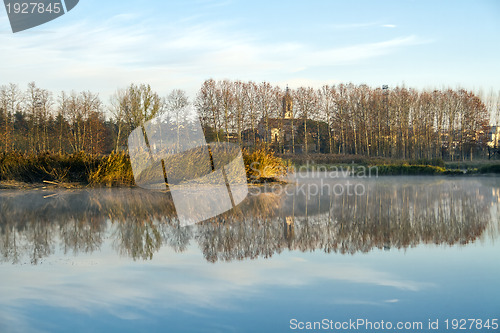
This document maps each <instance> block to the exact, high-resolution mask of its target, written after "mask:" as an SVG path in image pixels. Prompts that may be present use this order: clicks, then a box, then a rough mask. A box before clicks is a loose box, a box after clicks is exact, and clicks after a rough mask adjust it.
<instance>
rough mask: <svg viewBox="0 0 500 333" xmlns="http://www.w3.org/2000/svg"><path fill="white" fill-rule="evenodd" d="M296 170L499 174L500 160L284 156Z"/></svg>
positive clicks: (395, 174) (456, 174)
mask: <svg viewBox="0 0 500 333" xmlns="http://www.w3.org/2000/svg"><path fill="white" fill-rule="evenodd" d="M281 157H282V158H285V159H287V160H288V163H289V164H290V165H291V168H292V169H293V170H296V171H297V170H298V171H307V170H309V171H327V172H331V171H334V172H335V171H338V172H342V173H343V174H344V175H356V174H359V173H368V172H369V173H370V174H376V175H378V176H386V175H387V176H398V175H401V176H408V175H422V176H423V175H448V176H463V175H485V174H493V175H495V174H500V160H475V161H450V162H445V161H443V160H442V159H417V160H398V159H390V158H380V157H365V156H360V155H336V154H317V155H296V156H291V155H281Z"/></svg>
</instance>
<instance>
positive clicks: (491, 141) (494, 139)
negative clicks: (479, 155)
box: [487, 126, 500, 148]
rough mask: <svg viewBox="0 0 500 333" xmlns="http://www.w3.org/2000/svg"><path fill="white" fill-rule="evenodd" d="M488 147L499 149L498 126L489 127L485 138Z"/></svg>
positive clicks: (499, 132)
mask: <svg viewBox="0 0 500 333" xmlns="http://www.w3.org/2000/svg"><path fill="white" fill-rule="evenodd" d="M487 140H488V146H489V147H490V148H499V144H498V143H499V141H500V126H491V127H490V130H489V132H488V136H487Z"/></svg>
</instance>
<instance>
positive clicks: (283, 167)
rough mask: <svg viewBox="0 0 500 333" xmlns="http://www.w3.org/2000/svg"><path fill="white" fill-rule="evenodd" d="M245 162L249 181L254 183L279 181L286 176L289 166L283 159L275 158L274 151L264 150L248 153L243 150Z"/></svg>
mask: <svg viewBox="0 0 500 333" xmlns="http://www.w3.org/2000/svg"><path fill="white" fill-rule="evenodd" d="M243 161H244V163H245V171H246V173H247V179H248V181H249V182H252V183H263V182H269V181H278V180H279V178H280V177H281V176H284V175H285V174H286V171H287V169H288V166H289V165H288V164H287V162H285V160H283V159H282V158H281V157H278V156H275V155H274V153H273V152H272V151H266V150H265V149H264V148H263V149H259V150H255V151H253V152H251V153H250V152H248V151H247V150H243Z"/></svg>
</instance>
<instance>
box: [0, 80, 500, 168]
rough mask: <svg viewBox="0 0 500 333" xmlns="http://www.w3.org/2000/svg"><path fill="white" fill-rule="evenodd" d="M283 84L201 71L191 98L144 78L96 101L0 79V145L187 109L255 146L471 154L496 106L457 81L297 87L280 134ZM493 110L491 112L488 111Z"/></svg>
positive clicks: (30, 144)
mask: <svg viewBox="0 0 500 333" xmlns="http://www.w3.org/2000/svg"><path fill="white" fill-rule="evenodd" d="M285 93H286V91H285V89H283V88H282V87H279V86H273V85H271V84H270V83H268V82H262V83H255V82H251V81H250V82H243V81H230V80H219V81H215V80H212V79H210V80H206V81H205V82H203V84H202V86H201V88H200V90H199V91H198V93H197V95H196V97H195V98H194V99H193V100H192V101H190V99H189V98H188V96H187V95H186V93H185V92H184V91H182V90H177V89H176V90H173V91H171V92H170V93H169V94H168V95H166V96H161V95H159V94H158V93H157V92H155V91H153V90H152V88H151V87H150V86H149V85H147V84H139V85H136V84H131V85H130V86H128V87H127V88H124V89H119V90H117V91H116V93H115V94H114V95H113V96H112V97H111V100H110V101H109V103H106V104H105V103H103V102H102V100H101V99H100V97H99V95H98V94H96V93H92V92H90V91H83V92H74V91H73V92H69V93H68V92H61V93H59V94H58V95H55V94H54V93H52V92H51V91H48V90H46V89H43V88H40V87H38V86H36V84H35V83H30V84H28V86H27V88H26V89H25V90H22V89H21V88H20V87H19V86H18V85H16V84H13V83H11V84H8V85H2V86H0V150H1V151H20V152H30V153H39V152H44V151H52V152H60V153H73V152H80V151H84V152H87V153H90V154H106V153H109V152H111V151H112V150H124V149H126V146H127V138H128V135H129V134H130V132H131V131H132V130H133V129H134V128H136V127H138V126H141V125H142V124H144V122H145V121H147V120H149V119H152V118H154V117H156V116H158V115H161V114H165V113H167V114H169V115H170V116H172V115H173V116H176V117H179V116H181V117H184V118H186V117H188V114H189V113H190V112H196V113H197V115H198V117H199V119H200V120H201V122H202V126H203V128H204V130H205V134H206V136H207V141H233V142H238V143H240V144H241V145H242V146H245V147H248V148H250V149H251V148H253V147H256V146H262V145H264V146H266V148H271V149H273V150H275V151H277V152H279V153H285V152H287V150H286V142H285V141H287V140H288V141H291V142H288V146H289V147H290V146H291V149H289V150H288V151H289V152H291V153H294V152H296V151H295V147H296V146H297V145H300V146H301V147H302V149H301V151H302V152H305V153H312V152H321V153H331V154H356V155H364V156H370V157H375V156H381V157H392V158H402V159H420V158H427V159H431V158H444V159H450V160H457V159H469V158H470V159H472V158H473V157H480V156H484V151H485V147H486V144H487V141H488V131H489V123H490V110H488V106H489V107H490V108H492V109H495V110H497V109H500V107H499V106H500V104H499V103H498V98H497V101H496V103H497V104H495V102H491V101H494V98H493V97H491V98H490V99H488V101H489V102H488V101H487V102H486V103H485V102H483V101H482V99H481V98H480V97H481V96H478V95H477V94H475V93H473V92H472V91H469V90H466V89H441V90H416V89H413V88H406V87H394V88H392V87H391V88H390V89H389V88H388V87H377V88H372V87H369V86H367V85H364V84H361V85H355V84H352V83H349V84H338V85H325V86H323V87H321V88H320V89H314V88H311V87H299V88H297V89H290V90H289V91H288V93H289V94H290V97H291V99H292V101H293V108H292V111H293V112H292V116H291V119H290V120H288V121H289V122H291V124H292V128H293V130H290V132H291V133H288V134H287V133H283V131H284V130H285V128H284V127H283V125H282V124H283V107H284V106H283V98H284V96H285ZM492 96H493V95H492ZM490 102H491V103H490ZM490 104H491V105H490ZM499 112H500V111H499ZM497 113H498V112H497ZM497 118H499V117H498V114H497V115H496V116H495V114H494V115H493V117H492V120H493V121H495V120H498V119H497ZM276 123H277V124H279V125H278V126H279V127H280V129H281V130H282V134H283V136H282V138H281V139H280V140H278V141H279V142H276V140H274V138H273V137H272V134H271V127H272V126H276V125H273V124H276ZM285 134H287V135H286V136H285ZM290 143H291V145H290Z"/></svg>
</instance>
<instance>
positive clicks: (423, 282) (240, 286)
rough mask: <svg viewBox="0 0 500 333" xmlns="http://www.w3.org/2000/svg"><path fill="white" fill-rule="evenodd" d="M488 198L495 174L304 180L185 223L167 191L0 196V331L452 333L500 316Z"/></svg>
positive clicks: (495, 193) (498, 254)
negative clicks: (328, 325)
mask: <svg viewBox="0 0 500 333" xmlns="http://www.w3.org/2000/svg"><path fill="white" fill-rule="evenodd" d="M347 182H349V184H348V183H347ZM335 186H336V187H335ZM349 188H350V190H351V193H348V192H349ZM342 189H343V190H344V192H343V193H340V191H341V190H342ZM259 192H261V193H259ZM355 192H356V193H357V194H356V193H355ZM499 201H500V178H492V177H477V178H452V177H450V178H447V177H413V178H400V177H381V178H378V179H359V180H356V179H349V180H338V179H337V180H327V179H324V178H321V177H319V178H318V177H315V176H314V175H310V176H309V177H306V178H300V179H298V183H297V184H295V185H288V186H287V187H286V188H275V189H273V188H267V189H265V190H263V189H253V193H252V195H251V196H249V197H248V198H247V199H246V200H245V201H244V202H243V203H242V204H241V205H240V206H239V207H238V209H237V210H236V211H232V212H230V213H227V214H225V215H224V216H220V217H218V218H215V219H212V220H210V221H206V222H204V223H202V224H198V225H194V226H190V227H185V228H180V227H178V226H177V221H176V218H175V209H174V207H173V205H172V202H171V200H170V198H169V197H168V195H167V194H164V193H155V192H148V191H144V190H139V189H102V190H76V191H60V190H58V191H42V190H36V191H7V190H3V191H0V255H1V259H0V277H1V280H0V281H1V283H0V332H68V331H70V332H154V331H161V332H292V331H298V330H293V329H291V328H298V327H299V326H298V325H299V324H298V323H299V322H315V321H322V320H323V319H328V320H332V321H333V322H345V321H349V320H354V321H356V320H358V319H363V320H365V321H370V322H372V323H375V325H376V323H377V322H379V323H380V322H381V321H382V320H384V322H391V323H394V325H396V324H397V323H398V322H411V323H413V322H417V323H418V322H422V323H423V324H422V329H420V328H418V325H417V326H416V327H417V328H416V329H413V330H401V332H426V331H430V330H428V322H429V320H431V321H433V322H435V321H436V320H439V330H438V331H436V330H434V332H447V331H449V332H454V331H455V332H456V331H457V330H451V327H450V329H449V330H446V327H445V323H444V320H446V319H449V320H450V324H451V320H452V319H454V318H457V319H461V318H466V319H467V318H475V319H482V320H483V321H486V320H488V319H490V320H492V319H494V318H496V319H497V320H500V282H499V281H500V261H499V258H500V237H499V229H500V223H499V217H498V216H499V210H500V205H499ZM293 319H295V320H296V321H294V320H293ZM291 320H292V324H291ZM323 328H325V327H323ZM318 331H319V330H318ZM325 331H328V330H325ZM330 331H338V330H335V329H334V330H330ZM340 331H343V332H374V331H378V332H397V330H396V329H395V328H393V329H392V330H384V329H379V330H376V329H367V327H366V326H362V325H360V326H359V327H357V328H356V329H352V327H351V328H350V329H349V330H340ZM340 331H339V332H340ZM459 331H461V332H464V330H459ZM495 331H498V329H497V330H495V329H494V328H493V327H491V328H490V329H487V328H483V329H481V330H476V329H473V330H466V332H495Z"/></svg>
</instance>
